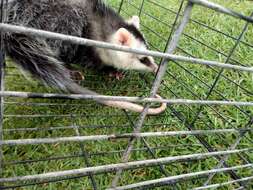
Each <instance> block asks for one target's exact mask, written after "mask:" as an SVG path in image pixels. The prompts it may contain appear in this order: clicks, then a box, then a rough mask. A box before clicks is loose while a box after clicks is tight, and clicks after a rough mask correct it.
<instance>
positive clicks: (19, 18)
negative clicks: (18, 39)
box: [8, 0, 89, 62]
mask: <svg viewBox="0 0 253 190" xmlns="http://www.w3.org/2000/svg"><path fill="white" fill-rule="evenodd" d="M8 22H9V23H11V24H15V25H22V26H27V27H32V28H36V29H42V30H47V31H51V32H57V33H62V34H67V35H72V36H78V37H82V36H88V31H89V24H88V18H87V14H86V11H85V9H83V8H81V7H79V6H77V5H72V4H70V3H68V1H65V0H54V1H52V0H36V1H28V0H23V1H21V0H16V1H14V2H13V4H12V5H11V6H10V10H9V21H8ZM46 42H47V43H48V45H49V46H50V47H51V49H52V51H54V52H55V54H56V55H58V56H59V57H61V59H62V60H64V61H67V62H69V61H71V60H72V59H73V57H74V55H75V52H76V51H77V48H78V46H77V45H73V44H71V43H67V42H62V41H58V40H46Z"/></svg>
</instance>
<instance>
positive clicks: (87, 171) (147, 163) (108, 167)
mask: <svg viewBox="0 0 253 190" xmlns="http://www.w3.org/2000/svg"><path fill="white" fill-rule="evenodd" d="M248 150H249V149H241V150H229V151H218V152H208V153H199V154H191V155H182V156H174V157H166V158H158V159H150V160H141V161H134V162H127V163H118V164H110V165H102V166H94V167H87V168H80V169H73V170H65V171H58V172H49V173H44V174H35V175H28V176H20V177H10V178H0V183H5V182H21V181H30V180H46V179H52V178H58V177H66V176H73V175H85V174H86V175H88V174H98V173H102V172H113V171H115V170H117V169H124V170H125V169H133V168H138V167H149V166H154V165H158V164H168V163H172V162H179V161H185V160H189V159H193V160H194V159H204V158H208V157H211V156H217V155H227V154H234V153H239V152H243V151H248ZM252 166H253V164H247V165H242V166H236V167H234V168H223V169H219V170H218V169H216V170H210V172H208V173H211V172H219V171H226V170H233V169H239V168H247V167H252ZM224 169H225V170H224ZM188 175H189V174H188ZM174 177H177V176H173V177H172V178H174Z"/></svg>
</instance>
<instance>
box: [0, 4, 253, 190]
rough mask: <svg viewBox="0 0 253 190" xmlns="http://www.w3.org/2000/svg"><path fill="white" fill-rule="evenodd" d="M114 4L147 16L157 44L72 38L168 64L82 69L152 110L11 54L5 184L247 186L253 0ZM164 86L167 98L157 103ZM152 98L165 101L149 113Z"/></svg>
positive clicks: (250, 183)
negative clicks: (33, 75) (58, 77)
mask: <svg viewBox="0 0 253 190" xmlns="http://www.w3.org/2000/svg"><path fill="white" fill-rule="evenodd" d="M4 2H5V1H2V5H3V7H2V10H5V9H4ZM216 3H217V4H216ZM107 4H108V5H110V6H112V7H113V8H114V9H115V10H116V11H118V12H119V13H120V14H121V15H122V16H123V17H125V18H128V17H130V16H132V15H139V17H140V20H141V30H142V31H143V32H144V33H145V37H146V38H147V41H148V43H149V46H150V49H151V50H152V51H146V52H142V51H139V52H138V51H137V50H131V49H130V50H129V49H127V48H125V49H124V48H123V49H120V47H109V46H110V45H109V44H99V42H97V43H95V42H94V43H93V42H86V41H81V40H80V39H79V41H78V42H77V39H72V42H73V43H93V45H98V46H100V47H101V46H103V47H104V46H106V47H107V48H112V49H117V50H121V51H122V50H123V51H134V52H135V53H140V54H141V53H146V54H151V55H153V56H155V57H156V62H157V63H160V68H159V70H158V72H157V75H156V76H153V75H152V74H148V73H139V72H134V71H131V72H126V73H125V77H124V78H123V79H122V80H120V81H119V80H117V79H114V78H111V77H110V76H108V75H107V74H105V73H103V74H101V73H99V72H97V71H94V70H84V69H83V70H82V71H83V73H84V76H85V80H84V81H81V82H80V81H79V83H80V84H81V85H83V86H85V87H88V88H89V89H92V90H95V91H96V92H99V93H100V94H103V95H107V96H105V97H97V98H110V99H112V98H114V99H117V98H119V99H120V100H121V99H124V98H126V99H125V100H130V101H133V102H141V103H142V104H143V105H144V106H145V109H144V110H143V112H142V113H141V114H137V113H133V112H130V111H127V110H120V109H116V108H110V107H106V106H102V105H100V104H97V103H95V102H94V101H92V100H91V99H96V97H89V96H81V95H76V96H74V95H73V96H71V97H70V96H69V95H62V94H59V93H58V92H56V91H54V90H53V89H50V88H46V87H44V85H42V84H41V83H40V82H38V81H33V80H27V79H26V78H25V77H24V75H22V73H21V72H20V70H19V69H17V68H16V67H15V66H14V64H13V63H12V61H11V60H9V59H8V57H7V58H6V63H7V65H6V69H5V70H4V69H3V68H4V60H3V59H2V60H1V68H2V70H1V97H2V98H1V125H0V126H1V127H0V134H1V138H0V142H1V144H0V145H1V146H0V147H1V150H0V158H1V159H0V161H1V164H0V167H1V173H0V189H156V188H157V189H210V188H221V189H251V188H252V187H253V173H252V172H253V164H252V160H253V153H252V147H253V140H252V139H253V138H252V137H253V136H252V130H253V128H252V124H253V109H252V106H253V102H252V101H253V83H252V79H253V78H252V73H253V69H252V65H253V61H252V56H253V30H252V29H253V28H252V27H253V25H252V23H253V19H252V18H251V16H252V12H253V9H252V3H251V2H249V1H242V2H232V1H225V0H224V1H223V0H217V1H215V3H212V2H211V1H206V0H189V1H184V0H182V1H179V0H178V1H174V0H158V1H153V0H132V1H124V0H122V1H119V0H108V1H107ZM225 7H226V8H225ZM232 10H233V11H232ZM2 13H3V11H2ZM1 18H2V22H4V21H5V19H4V14H2V15H1ZM0 29H1V31H12V32H14V31H15V32H20V33H24V32H26V29H24V28H19V27H16V28H11V26H9V25H7V24H0ZM39 32H42V34H40V33H39ZM29 33H30V34H32V35H43V34H44V33H43V31H34V33H35V34H33V32H32V31H30V32H29ZM45 35H46V34H45ZM47 37H49V38H53V39H55V38H58V39H60V38H63V37H61V36H59V37H58V36H57V35H54V36H53V34H47ZM1 39H2V38H1ZM2 52H3V51H2ZM81 69H82V68H81ZM4 71H5V72H4ZM3 76H4V79H3V78H2V77H3ZM4 90H5V91H4ZM27 92H33V94H31V93H27ZM157 92H159V94H160V95H161V96H162V97H163V98H164V99H161V100H157V99H154V96H155V94H156V93H157ZM45 93H47V94H45ZM135 97H143V98H135ZM154 102H155V103H157V102H166V103H167V109H166V111H165V112H164V113H163V114H160V115H156V116H147V108H148V107H149V106H150V104H151V103H154Z"/></svg>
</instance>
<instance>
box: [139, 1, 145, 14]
mask: <svg viewBox="0 0 253 190" xmlns="http://www.w3.org/2000/svg"><path fill="white" fill-rule="evenodd" d="M144 2H145V0H142V2H141V7H140V9H139V17H140V16H141V13H142V10H143V7H144Z"/></svg>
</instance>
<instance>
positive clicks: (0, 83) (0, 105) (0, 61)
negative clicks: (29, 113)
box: [0, 0, 8, 187]
mask: <svg viewBox="0 0 253 190" xmlns="http://www.w3.org/2000/svg"><path fill="white" fill-rule="evenodd" d="M7 4H8V0H1V14H0V19H1V23H3V22H5V19H6V16H7ZM3 35H4V34H3V33H2V32H1V33H0V90H1V91H4V68H5V53H4V41H3V37H4V36H3ZM3 119H4V98H3V97H1V98H0V142H1V141H3ZM2 175H3V150H2V146H1V145H0V176H2ZM1 185H2V184H0V187H1Z"/></svg>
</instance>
